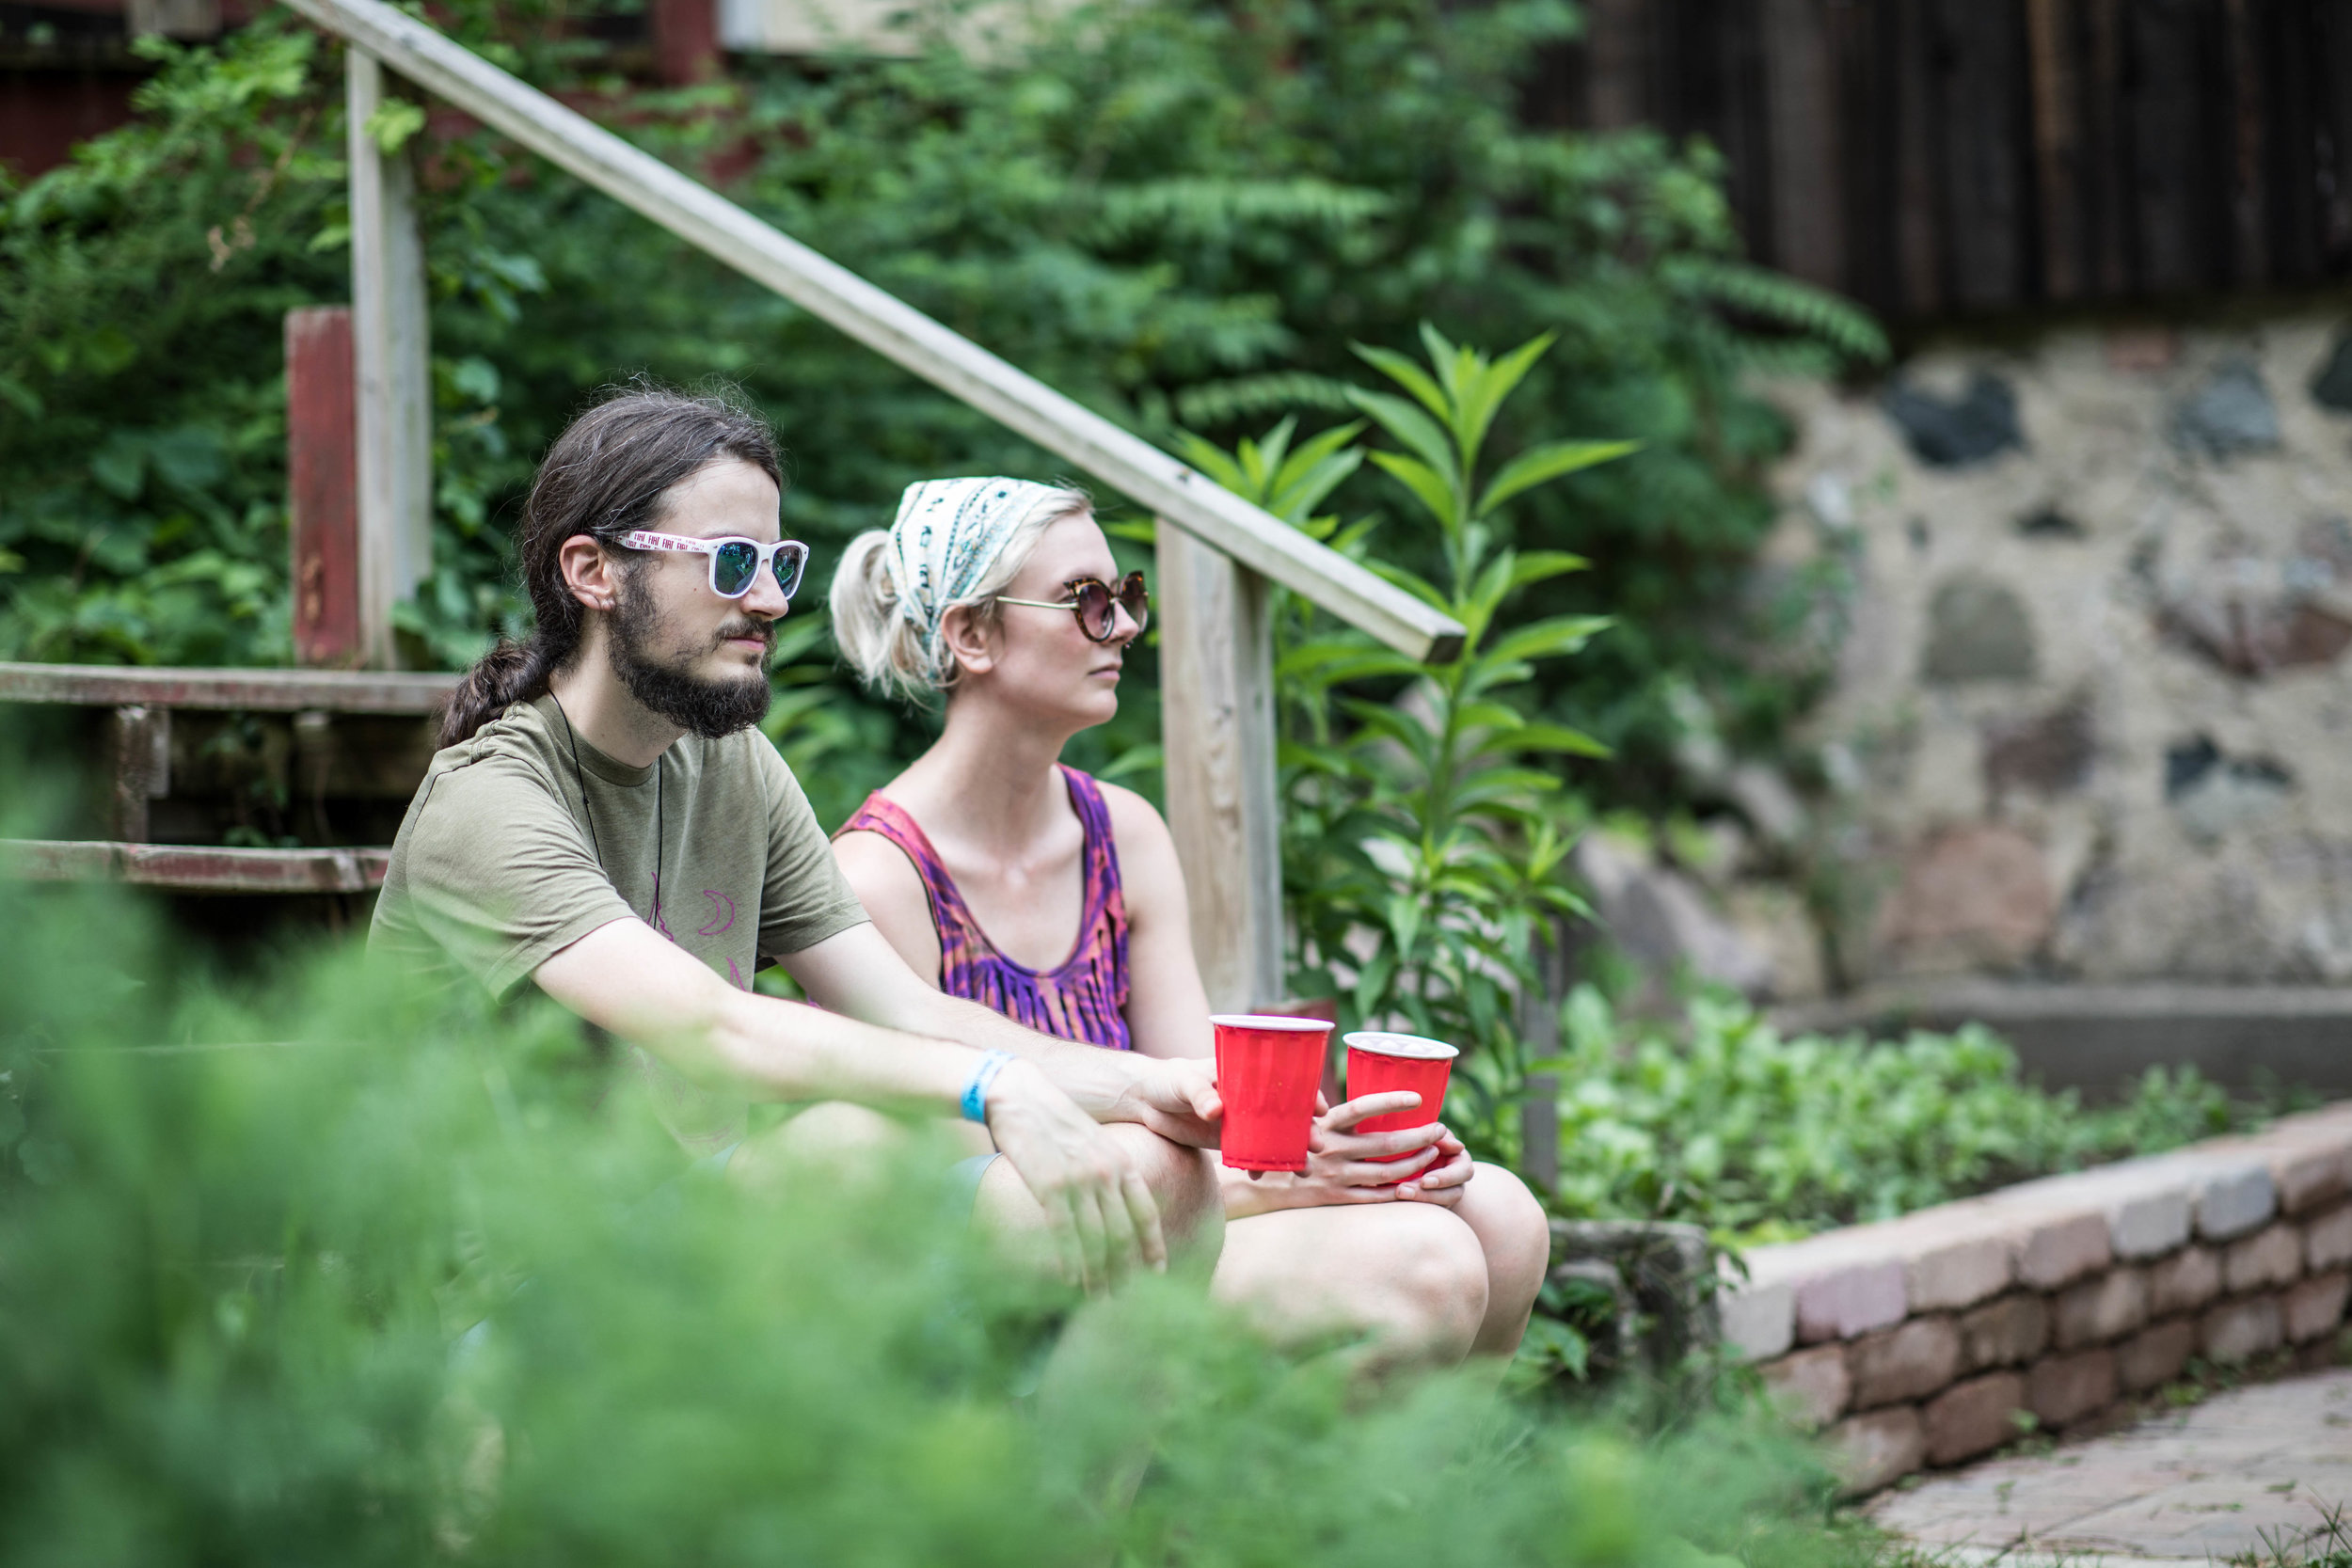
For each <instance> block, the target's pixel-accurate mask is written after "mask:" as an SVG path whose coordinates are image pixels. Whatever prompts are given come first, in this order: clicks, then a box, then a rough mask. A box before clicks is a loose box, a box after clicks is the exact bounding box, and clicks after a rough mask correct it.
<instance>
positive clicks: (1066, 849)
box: [832, 478, 1549, 1364]
mask: <svg viewBox="0 0 2352 1568" xmlns="http://www.w3.org/2000/svg"><path fill="white" fill-rule="evenodd" d="M832 605H833V613H834V635H835V637H836V639H837V640H838V641H839V643H840V646H841V650H842V653H843V656H844V657H845V658H846V659H847V660H848V661H849V662H850V664H851V665H852V666H853V667H854V668H855V669H856V671H857V672H858V673H859V675H860V676H861V677H862V678H863V679H864V680H865V681H866V684H867V685H868V686H869V687H871V688H873V689H878V690H884V691H890V692H894V693H897V694H898V695H901V696H905V697H909V698H912V699H914V700H916V701H921V702H928V701H931V700H934V699H939V700H944V702H945V704H946V717H945V726H944V728H943V730H942V732H941V735H940V737H939V739H938V740H937V741H936V742H935V743H934V744H933V745H932V746H931V748H930V750H929V751H927V752H924V753H923V755H922V756H921V757H919V758H917V759H916V760H915V762H914V765H913V766H911V767H910V768H907V770H906V771H905V772H903V773H901V774H899V775H898V777H897V778H895V779H893V780H891V781H890V783H888V784H884V785H883V786H882V788H881V789H879V790H877V791H875V792H874V794H873V795H872V796H870V797H869V798H868V799H867V800H866V804H865V805H864V806H863V807H861V808H860V809H859V811H858V813H857V815H856V816H853V817H851V818H850V821H849V822H848V823H847V824H846V825H845V826H844V827H843V829H842V831H841V832H840V833H839V835H837V837H836V839H835V851H836V853H837V855H838V857H839V859H840V862H841V864H842V867H843V869H844V870H845V871H846V872H847V873H848V875H849V879H850V885H851V886H852V887H853V888H854V889H855V890H856V892H857V894H858V896H859V898H860V899H861V900H862V901H863V902H864V904H865V906H866V911H868V913H870V914H871V915H872V917H873V919H874V923H875V925H876V926H877V927H880V929H881V930H882V934H883V936H884V937H885V938H887V939H888V940H889V942H891V943H892V945H894V946H895V947H897V948H898V951H899V953H901V954H902V955H903V956H904V957H905V958H906V959H907V961H908V963H909V964H910V965H912V966H913V967H914V971H915V973H916V974H918V975H920V976H922V977H923V978H924V979H926V980H929V981H930V983H932V984H933V985H936V986H938V987H940V988H941V989H942V990H946V991H948V992H949V993H951V994H955V995H960V996H966V997H970V998H972V999H973V1000H976V1001H979V1002H983V1003H985V1004H987V1005H988V1006H992V1007H994V1008H995V1009H996V1010H997V1011H999V1012H1001V1013H1004V1014H1006V1015H1007V1016H1009V1017H1010V1018H1012V1019H1014V1020H1016V1021H1017V1022H1022V1023H1025V1024H1026V1025H1028V1026H1029V1027H1030V1028H1033V1029H1037V1030H1040V1031H1041V1032H1043V1033H1046V1034H1050V1035H1057V1036H1059V1037H1063V1038H1065V1039H1072V1040H1080V1041H1086V1042H1089V1043H1091V1044H1093V1045H1097V1046H1100V1047H1103V1048H1104V1049H1106V1050H1112V1051H1134V1052H1138V1053H1143V1054H1146V1055H1151V1056H1161V1057H1181V1056H1193V1057H1200V1056H1207V1055H1209V1054H1210V1053H1211V1052H1212V1048H1213V1034H1212V1031H1211V1028H1210V1023H1209V1004H1208V998H1207V995H1206V993H1205V992H1204V991H1203V990H1202V988H1201V983H1200V973H1199V971H1198V970H1197V969H1196V968H1195V966H1194V962H1193V954H1192V942H1191V937H1190V935H1189V929H1188V925H1187V914H1186V910H1185V902H1184V869H1183V867H1182V866H1180V865H1179V864H1178V863H1177V858H1176V850H1175V846H1174V843H1173V842H1172V841H1171V840H1170V838H1169V836H1168V827H1167V824H1165V823H1164V822H1162V821H1161V819H1160V816H1159V814H1158V813H1157V812H1155V811H1153V810H1152V806H1151V805H1150V803H1149V802H1147V801H1146V800H1143V799H1142V798H1141V797H1140V796H1137V795H1136V794H1134V793H1133V792H1131V791H1128V790H1125V789H1121V788H1119V787H1118V786H1116V785H1112V784H1099V783H1097V782H1096V781H1094V780H1092V779H1090V778H1089V777H1087V776H1086V775H1085V774H1083V773H1080V772H1078V771H1077V770H1075V769H1074V768H1067V767H1064V766H1062V765H1061V762H1060V755H1061V751H1062V748H1063V746H1064V744H1065V743H1066V742H1068V740H1069V739H1070V737H1071V736H1073V735H1075V734H1077V733H1078V732H1079V731H1080V730H1084V729H1087V728H1089V726H1091V725H1095V724H1100V723H1102V722H1103V721H1105V720H1107V719H1109V718H1110V717H1111V716H1112V714H1113V713H1115V712H1116V711H1117V710H1118V706H1119V682H1120V673H1121V665H1122V662H1123V659H1124V656H1125V653H1126V650H1127V647H1128V645H1129V644H1130V643H1132V642H1133V641H1135V639H1136V636H1137V635H1138V634H1140V632H1141V631H1142V629H1143V625H1144V622H1145V621H1146V619H1147V618H1148V617H1149V614H1150V608H1149V597H1148V594H1147V593H1146V589H1145V585H1144V581H1143V578H1142V575H1141V574H1140V573H1136V574H1131V575H1128V576H1126V577H1124V578H1122V577H1121V576H1120V573H1119V571H1118V568H1117V566H1116V565H1115V564H1114V562H1113V560H1112V556H1111V550H1110V546H1109V544H1108V542H1107V541H1106V540H1105V539H1104V535H1103V531H1102V530H1101V529H1100V528H1099V527H1097V526H1096V523H1095V520H1094V515H1093V511H1092V507H1091V504H1090V502H1089V499H1088V498H1087V497H1086V496H1085V495H1083V494H1081V493H1080V492H1077V491H1074V490H1067V489H1057V488H1052V487H1049V486H1046V485H1041V484H1034V483H1025V482H1023V481H1019V480H1010V479H1002V478H981V479H946V480H932V481H930V482H928V483H921V484H916V485H914V486H912V487H910V488H909V489H908V491H907V492H906V496H905V499H904V501H903V503H902V504H901V505H900V507H899V510H898V519H897V521H896V522H895V523H894V524H893V525H892V526H891V528H890V529H889V530H887V531H873V532H869V533H866V534H865V535H862V536H861V537H859V538H858V539H857V540H856V541H855V542H853V543H852V544H851V545H850V548H849V551H848V553H847V554H846V556H845V557H844V558H843V561H842V562H841V566H840V568H839V570H838V572H837V573H836V575H835V576H834V583H833V595H832ZM1411 1104H1412V1097H1411V1096H1409V1095H1396V1094H1391V1095H1373V1096H1366V1097H1364V1098H1363V1099H1360V1100H1356V1101H1349V1102H1348V1103H1346V1104H1343V1105H1338V1106H1333V1107H1331V1108H1330V1109H1329V1111H1328V1112H1327V1113H1326V1114H1325V1115H1323V1116H1321V1117H1319V1118H1318V1120H1317V1123H1316V1127H1315V1130H1314V1135H1313V1141H1312V1150H1313V1151H1312V1153H1311V1157H1310V1163H1309V1166H1308V1169H1307V1171H1306V1172H1305V1173H1304V1174H1302V1175H1299V1176H1295V1177H1294V1176H1286V1175H1280V1174H1277V1175H1272V1176H1268V1177H1266V1178H1264V1179H1263V1180H1250V1179H1248V1178H1247V1177H1245V1176H1244V1175H1243V1173H1241V1172H1238V1171H1225V1172H1224V1173H1223V1182H1224V1185H1223V1192H1224V1196H1225V1212H1226V1222H1227V1223H1226V1230H1225V1243H1224V1248H1223V1251H1222V1253H1221V1254H1220V1256H1219V1259H1218V1262H1217V1266H1216V1274H1215V1275H1214V1279H1213V1283H1212V1290H1213V1291H1214V1292H1215V1293H1216V1295H1217V1296H1218V1297H1220V1298H1221V1299H1224V1300H1227V1301H1230V1302H1232V1303H1235V1304H1237V1305H1239V1306H1240V1307H1243V1308H1244V1309H1245V1310H1247V1311H1248V1312H1249V1313H1251V1314H1252V1315H1253V1316H1254V1317H1255V1318H1256V1319H1257V1320H1258V1321H1259V1322H1260V1323H1262V1324H1263V1326H1264V1327H1265V1328H1266V1329H1267V1330H1268V1331H1269V1332H1271V1333H1273V1334H1275V1335H1276V1336H1277V1337H1280V1338H1304V1337H1310V1336H1314V1335H1319V1334H1325V1333H1330V1332H1333V1331H1339V1332H1356V1333H1360V1334H1363V1335H1365V1336H1366V1337H1367V1338H1368V1339H1369V1340H1370V1341H1371V1347H1372V1350H1373V1353H1374V1354H1375V1355H1376V1356H1378V1357H1380V1358H1382V1359H1391V1360H1405V1359H1412V1360H1423V1361H1430V1362H1436V1363H1438V1364H1451V1363H1454V1362H1457V1361H1460V1360H1461V1359H1463V1358H1464V1357H1466V1356H1470V1355H1486V1356H1496V1357H1500V1356H1506V1355H1508V1354H1510V1353H1511V1352H1512V1351H1513V1350H1514V1349H1515V1348H1517V1346H1518V1341H1519V1337H1520V1335H1521V1334H1522V1333H1523V1332H1524V1330H1525V1328H1526V1325H1527V1318H1528V1313H1529V1310H1530V1309H1531V1307H1532V1306H1533V1305H1534V1297H1535V1291H1536V1288H1537V1287H1538V1285H1540V1284H1541V1282H1542V1278H1543V1271H1544V1267H1545V1264H1546V1261H1547V1257H1548V1250H1549V1244H1548V1235H1547V1228H1546V1225H1545V1221H1544V1214H1543V1211H1542V1208H1541V1206H1540V1205H1539V1204H1537V1203H1536V1201H1535V1199H1534V1197H1533V1196H1531V1195H1530V1194H1529V1192H1528V1190H1527V1188H1526V1187H1525V1186H1524V1185H1522V1184H1521V1183H1520V1182H1519V1180H1518V1178H1516V1177H1515V1176H1513V1175H1512V1174H1511V1173H1510V1172H1509V1171H1507V1170H1503V1169H1501V1168H1499V1167H1496V1166H1490V1165H1484V1164H1476V1163H1474V1162H1472V1161H1471V1160H1470V1157H1469V1156H1468V1155H1467V1154H1466V1153H1465V1152H1464V1150H1463V1148H1462V1145H1461V1143H1460V1141H1459V1140H1458V1139H1456V1138H1454V1137H1453V1136H1452V1135H1450V1134H1447V1133H1444V1132H1443V1131H1442V1129H1441V1127H1440V1126H1439V1125H1438V1110H1439V1109H1440V1108H1439V1107H1436V1106H1431V1107H1428V1110H1429V1111H1430V1113H1431V1114H1430V1117H1429V1124H1428V1125H1425V1126H1423V1127H1421V1128H1419V1129H1415V1130H1408V1131H1405V1132H1379V1133H1359V1132H1355V1131H1354V1128H1355V1126H1356V1124H1357V1123H1358V1122H1359V1121H1361V1120H1363V1119H1364V1118H1366V1117H1374V1116H1378V1115H1381V1114H1383V1113H1385V1112H1390V1111H1396V1110H1403V1109H1406V1108H1409V1107H1410V1105H1411ZM1433 1138H1435V1139H1436V1140H1437V1142H1436V1144H1435V1146H1434V1148H1432V1149H1431V1151H1430V1152H1428V1153H1426V1154H1424V1155H1422V1156H1419V1157H1417V1158H1415V1159H1414V1160H1411V1161H1408V1162H1405V1163H1403V1164H1374V1163H1372V1162H1373V1159H1374V1157H1375V1156H1377V1155H1382V1154H1393V1153H1397V1152H1399V1151H1401V1150H1405V1149H1411V1148H1420V1147H1422V1146H1423V1145H1427V1144H1430V1142H1431V1140H1432V1139H1433ZM980 1157H981V1158H985V1157H986V1156H985V1154H983V1155H982V1156H980ZM1400 1170H1402V1171H1404V1172H1405V1173H1406V1179H1405V1180H1403V1181H1402V1182H1397V1176H1398V1172H1399V1171H1400ZM1392 1182H1395V1183H1397V1184H1395V1185H1387V1183H1392Z"/></svg>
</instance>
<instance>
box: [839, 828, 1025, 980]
mask: <svg viewBox="0 0 2352 1568" xmlns="http://www.w3.org/2000/svg"><path fill="white" fill-rule="evenodd" d="M855 832H867V833H880V834H882V837H884V838H886V839H888V840H890V842H891V843H893V844H895V845H897V846H898V848H899V851H900V852H901V853H903V854H904V855H905V856H906V858H907V860H908V861H909V862H910V863H912V864H913V865H914V874H915V875H916V876H917V877H919V878H921V879H923V895H924V897H926V898H927V899H929V900H930V906H931V927H932V928H933V929H935V930H936V931H938V932H939V934H940V945H941V947H942V948H943V949H955V948H961V950H964V951H970V950H971V948H972V947H974V946H975V945H977V946H979V947H982V948H985V947H986V946H987V942H988V939H987V936H986V934H985V933H983V932H982V931H981V930H980V926H979V922H978V921H977V920H976V919H975V918H974V917H973V914H972V911H971V909H970V907H969V906H967V905H966V904H965V903H964V901H963V895H962V894H961V893H960V892H958V891H957V890H956V879H954V878H953V877H951V876H949V875H948V874H947V863H946V861H944V860H942V859H940V857H939V851H938V849H936V848H935V847H932V845H931V840H930V834H929V833H926V832H924V831H923V825H922V824H921V823H919V822H917V821H915V819H914V816H912V815H911V814H910V813H909V812H908V811H907V810H906V808H905V807H903V806H901V805H899V804H898V802H897V801H896V800H891V799H890V798H889V797H888V796H886V795H884V794H882V791H880V790H876V791H875V792H874V793H873V794H871V795H868V796H867V797H866V800H865V801H864V803H863V804H861V805H860V806H859V807H858V808H857V810H856V811H855V812H853V813H851V814H850V819H849V820H848V821H847V822H844V823H843V824H841V828H840V832H836V833H835V834H834V837H836V838H838V837H839V836H840V834H841V833H855ZM957 937H961V938H963V939H964V940H963V942H954V941H952V940H951V939H953V938H957Z"/></svg>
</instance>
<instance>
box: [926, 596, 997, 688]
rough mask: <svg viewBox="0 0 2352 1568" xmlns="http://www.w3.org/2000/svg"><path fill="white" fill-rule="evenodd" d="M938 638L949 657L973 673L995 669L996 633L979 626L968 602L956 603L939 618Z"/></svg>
mask: <svg viewBox="0 0 2352 1568" xmlns="http://www.w3.org/2000/svg"><path fill="white" fill-rule="evenodd" d="M939 641H941V643H942V644H943V645H945V646H946V650H947V654H948V657H951V658H953V659H954V660H955V661H956V663H957V664H958V665H959V666H960V667H961V668H962V669H964V670H965V671H968V672H969V673H973V674H976V675H983V674H986V673H988V672H989V671H991V670H993V669H995V668H996V636H995V633H994V631H993V629H992V628H988V627H984V626H981V625H980V616H979V612H978V611H977V610H976V609H975V608H974V607H972V606H971V605H958V606H956V607H955V608H954V609H953V610H949V611H947V613H946V615H944V616H942V617H941V618H940V622H939Z"/></svg>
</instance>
